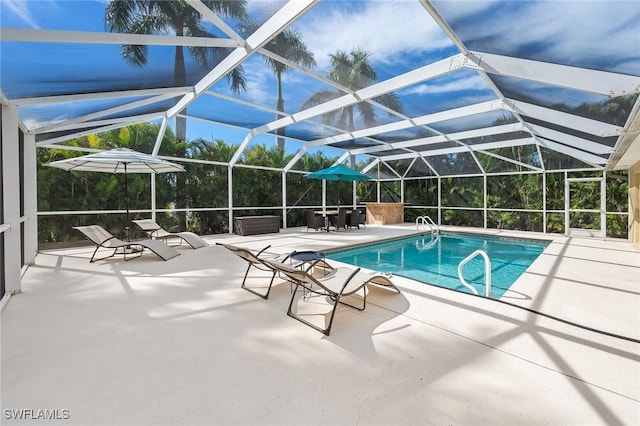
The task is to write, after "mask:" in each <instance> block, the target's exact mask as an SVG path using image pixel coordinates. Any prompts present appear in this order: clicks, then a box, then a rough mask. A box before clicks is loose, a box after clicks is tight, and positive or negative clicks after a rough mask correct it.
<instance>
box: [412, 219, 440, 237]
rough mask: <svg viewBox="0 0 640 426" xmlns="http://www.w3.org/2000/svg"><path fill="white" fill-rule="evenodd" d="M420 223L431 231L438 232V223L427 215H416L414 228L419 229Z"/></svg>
mask: <svg viewBox="0 0 640 426" xmlns="http://www.w3.org/2000/svg"><path fill="white" fill-rule="evenodd" d="M420 225H427V226H428V227H429V230H430V231H431V232H432V233H433V232H435V233H438V225H436V223H435V222H434V221H433V219H431V218H430V217H429V216H418V217H417V218H416V229H420Z"/></svg>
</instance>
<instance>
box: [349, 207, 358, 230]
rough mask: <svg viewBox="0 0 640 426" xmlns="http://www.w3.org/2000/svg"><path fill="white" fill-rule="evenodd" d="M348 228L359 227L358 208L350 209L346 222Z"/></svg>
mask: <svg viewBox="0 0 640 426" xmlns="http://www.w3.org/2000/svg"><path fill="white" fill-rule="evenodd" d="M347 226H348V227H349V228H357V229H360V210H352V211H351V214H350V215H349V223H348V224H347Z"/></svg>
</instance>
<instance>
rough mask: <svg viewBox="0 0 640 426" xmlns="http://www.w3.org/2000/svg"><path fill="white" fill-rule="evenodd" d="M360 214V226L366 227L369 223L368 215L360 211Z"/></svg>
mask: <svg viewBox="0 0 640 426" xmlns="http://www.w3.org/2000/svg"><path fill="white" fill-rule="evenodd" d="M358 212H360V214H359V218H358V224H359V225H362V226H363V227H366V222H367V214H366V213H365V212H363V211H360V210H358Z"/></svg>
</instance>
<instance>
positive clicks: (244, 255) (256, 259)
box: [216, 242, 331, 300]
mask: <svg viewBox="0 0 640 426" xmlns="http://www.w3.org/2000/svg"><path fill="white" fill-rule="evenodd" d="M216 245H219V246H222V247H224V248H226V249H227V250H229V251H230V252H232V253H233V254H235V255H236V256H238V257H240V258H241V259H244V260H245V261H247V263H248V266H247V270H246V272H245V273H244V278H243V279H242V284H241V286H240V287H241V288H243V289H245V290H247V291H248V292H250V293H253V294H255V295H256V296H260V297H262V298H263V299H265V300H266V299H268V298H269V293H270V292H271V287H272V285H273V281H274V279H275V277H276V275H277V274H278V270H277V269H275V268H274V267H273V266H272V265H271V264H269V263H266V262H265V261H266V260H269V261H271V262H274V264H283V262H289V263H290V265H291V266H297V265H300V264H301V263H302V262H301V261H299V260H295V259H292V256H294V255H296V254H297V255H300V254H301V253H303V252H296V251H294V252H292V253H289V254H285V255H270V256H268V257H267V256H265V255H264V253H265V251H266V250H267V249H268V248H269V247H271V246H270V245H269V246H266V247H265V248H263V249H262V250H260V251H258V252H253V251H251V250H249V249H247V248H244V247H238V246H235V245H233V244H226V243H220V242H216ZM304 253H306V252H304ZM294 257H295V256H294ZM307 263H308V264H307V270H310V269H311V268H313V267H316V266H317V267H320V268H324V269H325V270H326V269H331V267H330V266H329V265H328V264H327V263H325V262H324V260H323V259H318V260H315V261H313V262H307ZM252 267H253V268H255V269H258V270H260V271H264V272H269V273H270V274H271V279H270V281H269V284H268V286H267V290H266V292H264V293H260V292H258V291H256V290H254V289H253V288H251V287H248V286H247V276H248V275H249V271H250V270H251V268H252Z"/></svg>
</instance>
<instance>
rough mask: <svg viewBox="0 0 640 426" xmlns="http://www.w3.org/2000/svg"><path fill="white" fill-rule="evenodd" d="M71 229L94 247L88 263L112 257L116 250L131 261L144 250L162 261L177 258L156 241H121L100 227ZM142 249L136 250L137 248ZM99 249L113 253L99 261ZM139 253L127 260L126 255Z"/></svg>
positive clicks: (175, 252) (169, 249)
mask: <svg viewBox="0 0 640 426" xmlns="http://www.w3.org/2000/svg"><path fill="white" fill-rule="evenodd" d="M73 229H76V230H78V231H79V232H80V233H82V235H84V236H85V238H87V239H88V240H90V241H91V242H93V243H94V244H95V245H96V249H95V250H94V251H93V255H92V256H91V259H90V260H89V262H90V263H93V262H95V261H97V260H103V259H107V258H109V257H113V256H114V255H115V254H116V252H117V251H118V249H122V254H123V255H124V260H131V259H135V258H137V257H140V256H142V253H143V251H144V248H147V249H149V250H151V251H152V252H154V253H155V254H156V255H158V256H159V257H160V258H161V259H162V260H169V259H171V258H174V257H176V256H178V255H179V254H180V253H178V252H177V251H176V250H175V249H173V248H172V247H169V246H168V245H166V244H164V243H162V242H160V241H157V240H142V241H123V240H119V239H118V238H116V237H115V236H114V235H113V234H111V233H110V232H109V231H107V230H106V229H104V228H103V227H102V226H100V225H86V226H74V227H73ZM140 247H141V248H142V249H138V248H140ZM100 248H108V249H113V253H111V255H110V256H105V257H101V258H100V259H95V256H96V253H97V252H98V249H100ZM128 252H131V253H139V254H138V255H136V256H133V257H129V259H127V253H128Z"/></svg>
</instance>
